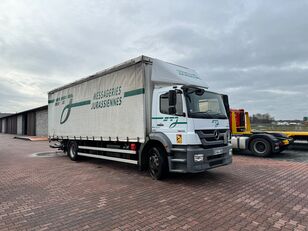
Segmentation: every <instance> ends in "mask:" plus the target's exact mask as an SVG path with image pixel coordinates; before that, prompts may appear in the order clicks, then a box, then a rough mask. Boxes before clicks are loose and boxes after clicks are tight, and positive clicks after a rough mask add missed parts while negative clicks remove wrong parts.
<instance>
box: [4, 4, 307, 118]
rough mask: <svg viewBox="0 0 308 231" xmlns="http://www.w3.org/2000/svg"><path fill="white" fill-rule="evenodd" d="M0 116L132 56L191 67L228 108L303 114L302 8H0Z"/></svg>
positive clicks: (292, 115)
mask: <svg viewBox="0 0 308 231" xmlns="http://www.w3.org/2000/svg"><path fill="white" fill-rule="evenodd" d="M0 12H1V13H0V89H1V91H0V112H17V111H22V110H26V109H30V108H32V107H37V106H41V105H44V104H47V92H48V91H49V90H51V89H53V88H55V87H58V86H61V85H63V84H65V83H68V82H71V81H74V80H76V79H79V78H81V77H85V76H88V75H91V74H94V73H95V72H97V71H100V70H103V69H104V68H107V67H110V66H112V65H115V64H118V63H120V62H122V61H125V60H127V59H130V58H134V57H136V56H139V55H141V54H144V55H148V56H151V57H156V58H159V59H162V60H165V61H169V62H173V63H176V64H180V65H183V66H188V67H191V68H193V69H195V70H197V72H199V73H200V74H201V75H202V76H204V77H205V78H206V79H207V80H208V84H209V86H210V89H211V90H213V91H219V92H221V93H227V94H228V95H229V98H230V104H231V107H233V108H245V109H246V110H247V111H249V112H250V113H251V114H253V113H266V112H269V113H270V114H272V115H273V116H275V118H276V119H302V118H303V116H308V13H307V12H308V2H307V1H300V0H296V1H292V0H285V1H283V0H277V1H275V0H272V1H268V0H267V1H266V0H264V1H262V0H257V1H252V0H249V1H245V0H243V1H240V0H238V1H231V0H230V1H218V0H213V1H201V0H200V1H179V0H177V1H176V0H174V1H166V0H161V1H157V0H156V1H149V0H147V1H119V0H117V1H112V0H110V1H101V0H84V1H82V0H71V1H69V0H65V1H64V0H52V1H51V0H23V1H19V0H16V1H14V0H1V1H0Z"/></svg>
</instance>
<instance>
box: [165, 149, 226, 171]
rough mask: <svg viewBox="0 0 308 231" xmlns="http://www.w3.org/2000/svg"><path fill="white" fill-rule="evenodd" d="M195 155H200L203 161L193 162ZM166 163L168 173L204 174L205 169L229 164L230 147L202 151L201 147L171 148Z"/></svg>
mask: <svg viewBox="0 0 308 231" xmlns="http://www.w3.org/2000/svg"><path fill="white" fill-rule="evenodd" d="M195 154H202V155H203V161H200V162H195V161H194V155H195ZM168 161H169V171H170V172H183V173H188V172H191V173H197V172H204V171H205V170H207V169H211V168H216V167H219V166H223V165H228V164H231V163H232V145H231V144H228V145H227V146H222V147H217V148H210V149H204V148H202V146H180V147H179V146H177V147H174V148H172V153H171V155H169V156H168Z"/></svg>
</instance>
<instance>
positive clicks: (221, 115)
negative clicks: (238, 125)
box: [211, 112, 227, 119]
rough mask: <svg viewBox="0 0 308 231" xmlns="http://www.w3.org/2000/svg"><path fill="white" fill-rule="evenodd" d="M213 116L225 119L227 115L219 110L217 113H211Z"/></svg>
mask: <svg viewBox="0 0 308 231" xmlns="http://www.w3.org/2000/svg"><path fill="white" fill-rule="evenodd" d="M211 115H212V116H213V117H217V118H218V119H227V116H226V115H224V114H221V113H219V112H217V113H213V114H211Z"/></svg>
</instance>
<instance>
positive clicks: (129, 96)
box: [48, 56, 232, 179]
mask: <svg viewBox="0 0 308 231" xmlns="http://www.w3.org/2000/svg"><path fill="white" fill-rule="evenodd" d="M228 105H229V104H228V97H227V96H226V95H222V94H218V93H215V92H211V91H209V90H208V87H207V85H206V82H205V81H204V79H203V78H201V77H200V76H199V75H198V73H197V72H196V71H194V70H192V69H190V68H186V67H182V66H179V65H175V64H171V63H167V62H164V61H161V60H158V59H154V58H150V57H146V56H140V57H137V58H134V59H131V60H128V61H126V62H124V63H121V64H119V65H117V66H114V67H112V68H109V69H106V70H104V71H101V72H98V73H96V74H94V75H91V76H89V77H87V78H83V79H81V80H78V81H76V82H73V83H70V84H67V85H65V86H62V87H59V88H57V89H55V90H52V91H50V92H49V93H48V136H49V140H50V142H51V146H53V147H57V148H60V149H62V150H64V151H66V152H67V154H68V156H69V158H70V159H71V160H74V161H75V160H77V159H78V157H80V156H85V157H94V158H101V159H106V160H112V161H120V162H125V163H130V164H135V165H138V166H139V168H140V169H141V170H148V171H149V173H150V175H151V176H152V178H154V179H162V178H164V177H165V176H166V175H167V173H168V172H176V173H188V172H190V173H197V172H203V171H205V170H207V169H211V168H215V167H219V166H223V165H228V164H230V163H231V162H232V149H231V141H230V139H231V137H230V129H229V120H228V113H229V106H228Z"/></svg>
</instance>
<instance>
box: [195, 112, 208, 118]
mask: <svg viewBox="0 0 308 231" xmlns="http://www.w3.org/2000/svg"><path fill="white" fill-rule="evenodd" d="M191 114H192V115H201V116H203V117H205V118H208V117H210V118H213V115H212V114H211V113H208V112H201V111H196V112H191Z"/></svg>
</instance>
